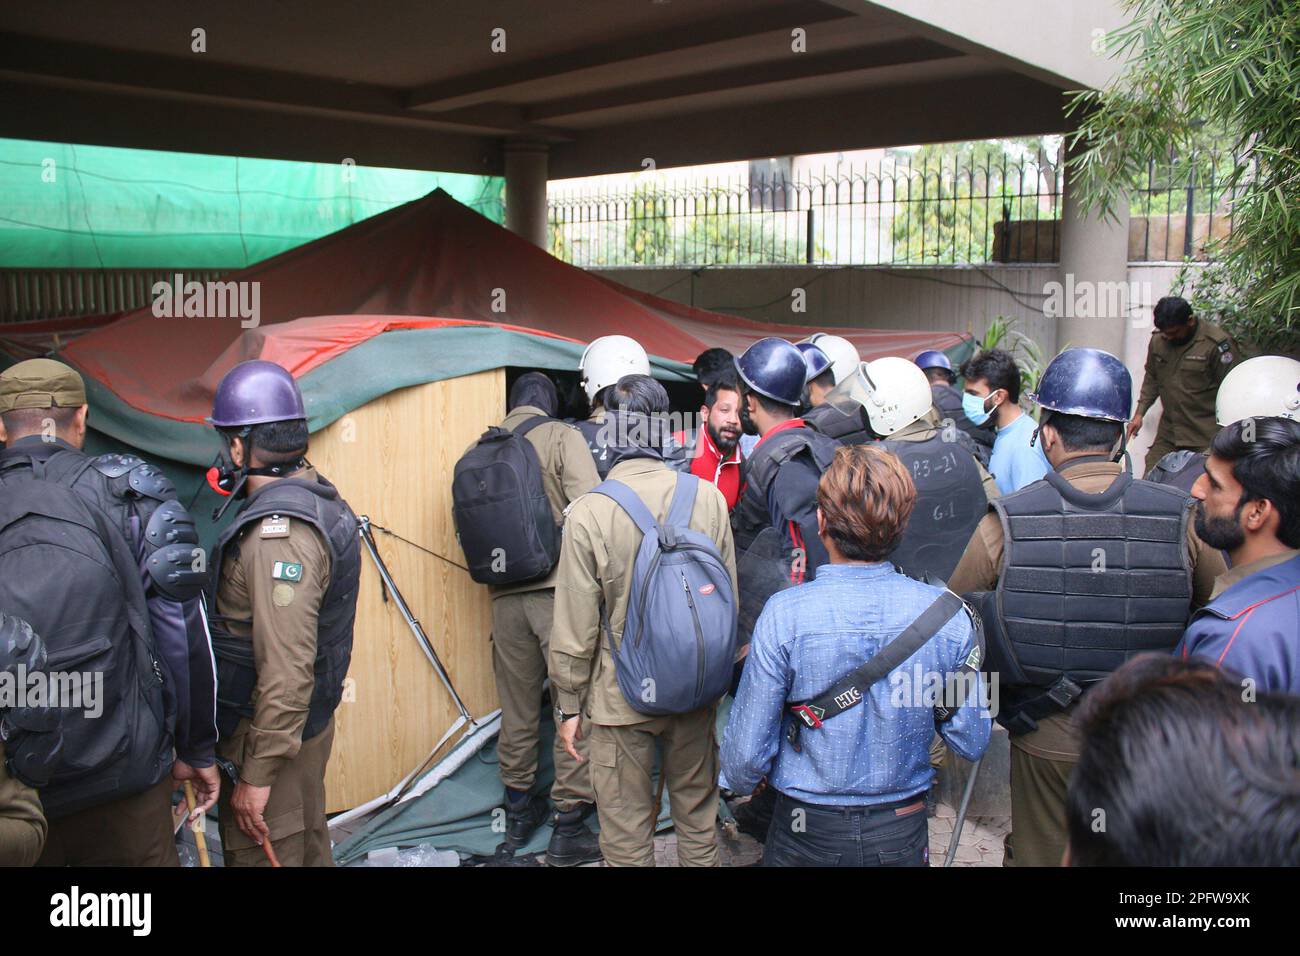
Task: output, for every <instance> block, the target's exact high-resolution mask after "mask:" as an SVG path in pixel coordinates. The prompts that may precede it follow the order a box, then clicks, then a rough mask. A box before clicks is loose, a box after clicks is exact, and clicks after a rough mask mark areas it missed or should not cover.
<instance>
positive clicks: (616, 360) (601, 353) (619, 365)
mask: <svg viewBox="0 0 1300 956" xmlns="http://www.w3.org/2000/svg"><path fill="white" fill-rule="evenodd" d="M578 371H579V372H581V373H582V387H583V390H584V391H586V393H587V401H589V402H594V401H595V400H596V394H597V393H598V392H599V391H600V390H601V389H602V388H606V387H608V386H610V385H614V384H616V383H617V382H618V380H619V379H620V378H622V377H623V376H624V375H649V374H650V359H649V357H648V356H647V355H646V354H645V349H643V348H641V343H640V342H638V341H637V340H636V339H632V338H628V337H627V336H626V335H602V336H601V337H600V338H598V339H594V340H593V341H592V343H591V344H590V345H588V346H587V349H586V351H585V352H583V353H582V359H581V360H580V361H579V362H578Z"/></svg>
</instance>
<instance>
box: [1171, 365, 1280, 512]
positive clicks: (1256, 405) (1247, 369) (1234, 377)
mask: <svg viewBox="0 0 1300 956" xmlns="http://www.w3.org/2000/svg"><path fill="white" fill-rule="evenodd" d="M1274 415H1280V416H1281V417H1282V418H1289V419H1291V420H1292V421H1300V362H1297V361H1296V360H1295V359H1293V358H1286V357H1285V356H1282V355H1261V356H1259V357H1257V358H1253V359H1247V360H1246V361H1244V362H1242V363H1241V364H1240V365H1238V366H1236V367H1235V368H1233V369H1232V371H1230V372H1229V373H1228V374H1227V375H1225V376H1224V378H1223V383H1222V384H1221V385H1220V386H1219V392H1218V394H1217V395H1216V396H1215V399H1214V420H1215V422H1216V423H1217V424H1218V425H1219V426H1220V427H1223V426H1226V425H1233V424H1236V423H1237V422H1239V421H1242V420H1243V419H1247V418H1267V417H1270V416H1274ZM1207 457H1208V456H1207V453H1206V452H1205V451H1192V450H1190V449H1187V448H1183V449H1180V450H1178V451H1171V452H1170V453H1169V454H1167V455H1165V456H1164V457H1163V458H1161V459H1160V460H1159V461H1158V462H1156V465H1155V467H1154V468H1152V469H1151V472H1150V473H1149V474H1148V475H1147V481H1154V482H1156V483H1157V484H1162V485H1173V486H1174V487H1175V488H1181V489H1182V490H1183V491H1186V492H1187V493H1188V494H1191V491H1192V486H1193V485H1195V484H1196V479H1198V478H1200V477H1201V475H1203V474H1205V459H1206V458H1207Z"/></svg>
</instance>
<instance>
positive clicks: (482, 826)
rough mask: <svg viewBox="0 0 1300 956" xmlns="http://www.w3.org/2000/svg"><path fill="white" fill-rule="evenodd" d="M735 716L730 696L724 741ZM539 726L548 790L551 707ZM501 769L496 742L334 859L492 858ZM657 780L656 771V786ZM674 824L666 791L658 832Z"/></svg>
mask: <svg viewBox="0 0 1300 956" xmlns="http://www.w3.org/2000/svg"><path fill="white" fill-rule="evenodd" d="M730 713H731V698H730V697H727V698H724V699H723V701H722V703H721V704H719V706H718V719H717V734H718V739H719V740H721V739H722V731H723V728H724V727H726V725H727V716H728V715H729V714H730ZM539 727H540V730H541V741H540V743H539V745H538V750H539V751H540V759H539V762H538V766H537V779H536V781H535V783H534V785H533V786H534V788H535V789H536V790H539V791H543V792H544V791H546V790H548V789H549V788H550V786H551V783H552V782H553V781H554V780H555V764H554V762H553V760H552V757H551V747H552V742H553V741H554V740H555V721H554V718H553V716H552V713H551V711H550V710H549V709H545V710H544V711H543V713H542V714H541V716H540V720H539ZM498 767H499V765H498V763H497V756H496V741H495V740H493V741H492V742H491V743H489V744H487V745H486V746H485V747H484V748H483V749H482V750H480V751H479V752H478V753H477V754H475V755H474V756H472V757H470V758H469V760H467V761H466V762H465V764H464V765H463V766H461V767H460V768H459V769H457V770H456V772H455V773H453V774H451V776H449V777H448V778H447V779H446V780H443V781H442V782H441V783H439V784H438V785H437V786H435V787H433V789H431V790H429V791H427V792H426V793H423V794H421V795H420V796H418V797H414V798H412V799H411V800H408V801H407V802H406V803H400V804H398V805H397V806H394V807H390V808H389V809H387V810H384V811H382V812H380V813H378V814H376V815H375V816H374V817H372V818H371V819H370V820H368V821H366V822H365V824H364V825H363V826H361V827H360V828H358V829H357V830H355V831H353V833H352V835H351V836H350V837H348V838H347V839H345V840H344V841H343V842H342V843H339V844H338V845H337V846H335V847H334V861H335V862H336V863H338V864H339V865H341V866H342V865H346V864H348V863H353V862H355V861H357V860H360V859H362V858H363V857H365V855H366V854H367V853H370V852H371V851H372V850H380V849H384V848H386V847H398V848H403V847H411V846H422V845H424V846H432V847H434V848H435V849H439V850H455V851H457V852H458V853H464V854H468V855H470V856H491V855H492V853H493V851H494V850H496V848H497V846H498V845H499V844H500V843H501V840H502V837H501V833H500V832H499V831H498V830H494V829H493V822H494V818H493V814H492V811H493V810H494V809H495V808H497V807H499V806H501V800H502V787H501V777H500V774H499V771H498ZM430 772H433V771H430ZM658 779H659V778H658V771H657V770H656V773H655V778H654V784H655V785H656V786H657V785H658ZM588 823H589V825H590V826H591V828H592V829H593V830H596V829H599V827H598V825H597V823H596V820H595V818H594V817H593V818H591V819H590V820H589V821H588ZM671 826H672V817H671V815H670V814H669V812H668V794H666V793H665V794H664V798H663V804H662V805H661V806H660V808H659V820H658V823H657V825H656V829H658V830H664V829H667V828H669V827H671ZM550 839H551V827H550V824H546V825H544V826H542V827H541V828H539V829H538V831H537V832H536V833H535V834H533V838H532V839H531V840H530V841H529V842H528V844H527V845H526V846H524V847H523V848H521V849H520V850H519V851H518V852H517V854H516V855H517V856H524V855H526V854H529V853H540V852H542V851H543V850H545V849H546V844H547V843H548V842H549V841H550Z"/></svg>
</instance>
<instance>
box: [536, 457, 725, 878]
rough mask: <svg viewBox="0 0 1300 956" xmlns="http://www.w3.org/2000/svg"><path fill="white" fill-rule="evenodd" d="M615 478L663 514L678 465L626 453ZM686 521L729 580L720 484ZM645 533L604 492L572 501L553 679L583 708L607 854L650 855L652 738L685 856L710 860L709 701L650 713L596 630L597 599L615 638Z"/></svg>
mask: <svg viewBox="0 0 1300 956" xmlns="http://www.w3.org/2000/svg"><path fill="white" fill-rule="evenodd" d="M610 478H611V479H616V480H618V481H621V482H623V483H624V484H626V485H627V486H628V487H629V488H631V489H632V490H633V491H634V492H636V494H637V495H638V496H639V497H640V498H641V500H642V501H643V502H644V503H645V505H646V507H647V508H648V509H649V510H650V512H651V513H652V514H654V515H655V516H656V517H657V518H659V519H660V520H662V519H663V518H664V517H665V516H666V515H667V514H668V506H669V503H670V502H671V499H672V494H673V490H674V488H675V487H676V483H677V476H676V474H675V473H674V472H672V471H670V470H669V469H668V468H667V467H666V466H665V465H664V464H663V463H662V462H660V461H656V460H653V459H648V458H634V459H630V460H626V461H621V462H619V463H618V464H616V465H615V466H614V467H613V469H612V470H611V471H610ZM690 526H691V527H692V528H694V529H695V530H697V531H700V532H701V533H703V534H706V535H708V537H709V538H711V539H712V540H713V541H714V542H715V543H716V545H717V547H718V552H719V554H720V555H721V556H722V559H723V561H724V562H725V563H726V565H727V568H728V569H729V570H730V572H731V577H732V585H733V587H734V586H735V576H736V554H735V545H734V543H733V542H732V537H731V525H730V523H729V521H728V516H727V502H726V499H724V498H723V497H722V494H721V492H719V491H718V490H717V488H714V487H713V486H712V485H708V484H706V483H701V484H700V488H699V491H698V493H697V494H696V497H695V508H694V510H693V512H692V514H691V520H690ZM640 543H641V532H640V530H639V529H638V528H637V526H636V524H635V523H634V522H633V521H632V519H631V518H630V517H629V516H628V515H627V514H626V513H624V511H623V510H622V509H621V508H620V507H619V506H618V505H617V504H616V503H615V502H614V501H613V500H611V499H609V498H606V497H605V496H604V495H586V496H584V497H583V498H580V499H579V500H578V501H576V502H575V503H574V504H573V506H572V507H571V508H570V509H569V515H568V518H567V519H566V521H565V524H564V547H563V549H562V550H561V552H560V566H559V579H558V581H557V584H556V594H555V627H554V630H553V631H552V632H551V648H550V674H551V687H552V690H553V692H554V693H555V698H556V704H557V706H558V707H559V708H560V709H561V710H562V711H564V713H566V714H578V713H581V714H582V715H583V717H584V720H583V733H584V734H585V735H587V736H589V737H590V744H589V746H590V758H591V780H592V784H593V786H594V788H595V791H596V805H597V808H598V809H599V813H600V847H601V850H602V852H603V853H604V855H605V861H606V863H608V864H609V865H610V866H653V865H654V821H655V818H656V816H657V815H658V808H657V807H656V806H655V805H654V803H655V800H654V788H653V787H652V785H651V772H652V769H653V750H654V740H655V738H658V739H659V740H660V742H661V744H662V747H663V773H664V779H665V782H666V787H667V790H668V794H669V801H670V806H671V809H672V819H673V827H674V829H675V830H676V832H677V846H678V856H679V859H680V861H681V864H682V865H683V866H717V865H718V848H717V841H716V821H717V807H718V789H717V778H718V750H717V743H716V741H715V740H714V736H713V729H712V728H713V721H714V718H715V712H716V704H710V705H709V706H707V707H703V708H700V709H699V710H697V711H695V712H693V713H689V714H676V715H672V716H667V717H655V718H647V717H646V715H644V714H641V713H638V712H637V711H635V710H633V709H632V707H631V706H630V705H629V704H628V703H627V701H626V700H625V699H624V697H623V693H622V691H620V690H619V687H618V681H617V678H616V677H615V673H614V661H613V657H612V656H611V653H610V648H609V645H608V642H607V641H606V639H605V637H604V636H603V635H602V633H601V631H602V629H601V613H602V610H603V611H604V612H605V614H606V617H607V620H608V624H609V632H610V633H609V640H612V641H614V642H615V643H617V642H618V641H620V640H621V639H622V634H623V627H624V625H625V624H626V622H627V607H628V589H629V586H630V584H631V579H632V568H633V563H634V559H635V555H636V552H637V548H638V547H639V546H640Z"/></svg>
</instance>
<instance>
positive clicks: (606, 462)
mask: <svg viewBox="0 0 1300 956" xmlns="http://www.w3.org/2000/svg"><path fill="white" fill-rule="evenodd" d="M573 426H574V427H575V428H577V429H578V431H580V432H582V437H583V438H585V439H586V440H587V448H588V449H590V451H591V459H592V461H594V462H595V463H596V474H598V475H600V480H601V481H604V480H605V479H606V478H608V477H609V469H610V467H611V466H612V465H613V464H614V450H613V449H612V448H610V447H609V446H608V445H606V444H605V443H604V438H605V436H604V435H602V434H601V432H602V431H603V430H604V428H605V425H604V423H602V422H593V421H590V420H583V421H580V422H573Z"/></svg>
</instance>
